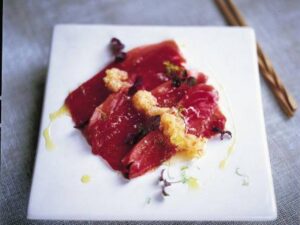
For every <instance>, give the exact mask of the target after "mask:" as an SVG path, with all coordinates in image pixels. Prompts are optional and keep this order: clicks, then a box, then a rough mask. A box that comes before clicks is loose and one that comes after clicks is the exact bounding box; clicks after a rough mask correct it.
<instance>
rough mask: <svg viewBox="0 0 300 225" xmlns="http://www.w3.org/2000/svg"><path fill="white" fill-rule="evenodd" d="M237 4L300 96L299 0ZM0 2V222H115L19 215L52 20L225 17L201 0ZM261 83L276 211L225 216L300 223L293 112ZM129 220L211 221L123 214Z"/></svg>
mask: <svg viewBox="0 0 300 225" xmlns="http://www.w3.org/2000/svg"><path fill="white" fill-rule="evenodd" d="M236 4H237V5H238V7H239V8H240V10H241V11H242V12H243V14H244V16H245V17H246V19H247V21H248V23H249V24H250V25H251V26H253V28H254V29H255V31H256V35H257V39H258V40H259V41H260V42H261V45H262V46H263V48H264V50H265V52H266V53H267V54H268V55H269V56H270V58H271V60H272V61H273V63H274V65H275V67H276V69H277V71H278V73H279V74H280V76H281V78H282V80H283V81H284V83H285V84H286V86H287V87H288V89H289V90H290V91H291V92H292V93H293V95H294V96H295V98H296V99H297V101H298V103H300V91H299V88H300V72H299V71H300V63H299V62H300V38H299V37H300V3H299V0H286V1H283V0H262V1H251V0H236ZM3 9H4V16H3V17H4V22H3V26H4V33H3V39H4V41H3V69H2V72H3V96H2V100H3V105H2V106H3V107H2V116H3V117H2V119H3V121H2V143H1V192H0V201H1V203H0V204H1V205H0V206H1V208H0V213H1V218H0V224H5V225H6V224H120V222H89V223H88V222H78V221H77V222H72V221H28V220H27V219H26V210H27V204H28V197H29V191H30V184H31V178H32V169H33V164H34V157H35V151H36V143H37V134H38V129H39V122H40V115H41V108H42V101H43V93H44V86H45V78H46V73H47V65H48V57H49V52H50V42H51V35H52V29H53V26H54V25H55V24H58V23H89V24H132V25H134V24H139V25H143V24H151V25H219V26H222V25H225V22H224V20H223V17H222V15H221V14H220V13H219V11H218V10H217V8H216V7H215V5H214V3H213V2H212V1H207V0H178V1H175V0H167V1H161V0H137V1H135V0H134V1H133V0H132V1H129V0H128V1H125V0H101V1H100V0H87V1H84V0H72V1H71V0H6V1H4V8H3ZM261 86H262V98H263V105H264V115H265V122H266V129H267V134H268V144H269V149H270V157H271V164H272V171H273V178H274V185H275V192H276V199H277V207H278V219H277V220H276V221H272V222H254V223H249V222H224V224H292V225H294V224H295V225H296V224H300V194H299V191H300V172H299V171H300V112H298V113H297V114H296V116H295V117H293V118H292V119H287V118H286V117H285V115H284V114H283V113H282V112H281V111H280V109H279V108H278V105H277V103H276V102H275V100H274V97H273V96H272V93H271V92H270V90H269V89H268V87H267V85H266V83H265V82H264V81H263V80H262V81H261ZM45 204H46V203H45ZM131 223H132V224H157V225H158V224H159V225H160V224H215V222H203V223H200V222H199V223H196V222H189V223H187V222H173V223H172V222H168V223H165V222H164V223H163V222H124V224H131ZM216 224H220V223H216ZM222 224H223V223H222Z"/></svg>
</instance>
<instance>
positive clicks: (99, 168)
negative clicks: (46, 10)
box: [28, 25, 277, 220]
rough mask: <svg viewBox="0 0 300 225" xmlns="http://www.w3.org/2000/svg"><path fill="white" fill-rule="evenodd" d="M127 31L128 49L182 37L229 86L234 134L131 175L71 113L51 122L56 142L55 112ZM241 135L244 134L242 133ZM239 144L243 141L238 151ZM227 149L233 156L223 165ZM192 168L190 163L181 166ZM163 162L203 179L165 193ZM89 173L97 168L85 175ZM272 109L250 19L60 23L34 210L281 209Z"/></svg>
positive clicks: (86, 214)
mask: <svg viewBox="0 0 300 225" xmlns="http://www.w3.org/2000/svg"><path fill="white" fill-rule="evenodd" d="M112 37H118V38H120V39H121V40H122V41H123V42H124V43H125V44H126V50H129V49H131V48H133V47H136V46H140V45H144V44H151V43H156V42H160V41H163V40H166V39H174V40H175V41H177V43H178V45H179V46H180V48H181V50H182V52H183V54H184V56H185V58H186V59H187V62H188V64H189V66H190V67H192V68H195V69H198V70H200V71H202V72H204V73H206V74H207V75H208V76H209V78H210V79H209V82H211V83H214V84H215V85H216V87H217V89H218V90H219V92H220V101H221V104H222V105H223V109H224V112H225V114H226V116H227V117H228V125H227V128H228V129H230V130H231V131H232V132H233V138H232V139H230V140H229V139H226V140H224V141H220V140H219V139H218V138H215V139H213V140H211V141H209V142H208V144H207V147H206V149H205V152H206V154H205V156H204V157H202V158H200V159H197V160H193V161H191V162H182V161H181V160H173V161H171V162H169V163H166V164H165V165H163V166H162V167H160V168H158V169H156V170H155V171H153V172H150V173H147V174H146V175H144V176H142V177H139V178H136V179H133V180H131V181H129V182H128V181H126V180H125V179H123V178H122V176H121V175H120V174H118V173H116V172H115V171H112V170H111V169H110V168H109V167H108V166H107V164H106V163H105V162H104V161H103V160H102V159H100V157H97V156H95V155H93V154H91V149H90V146H89V145H88V144H87V143H86V141H85V139H84V138H83V137H82V135H81V133H80V132H79V131H77V130H76V129H74V128H73V123H72V121H71V119H70V118H69V117H67V116H66V117H62V118H60V119H58V120H57V121H55V122H54V124H53V125H52V130H51V131H52V138H53V140H54V142H55V145H56V147H55V149H54V150H52V151H47V150H46V148H45V141H44V139H43V135H42V131H43V129H44V128H46V127H47V125H48V124H49V117H48V116H49V113H51V112H53V111H55V110H57V109H58V108H59V107H60V106H61V105H62V104H63V102H64V99H65V97H66V96H67V95H68V93H69V92H70V91H72V90H73V89H75V88H76V87H78V85H79V84H81V83H82V82H84V81H86V80H87V79H89V78H90V77H91V76H92V75H94V74H96V73H97V72H98V71H99V70H100V69H101V68H103V66H104V65H106V64H107V63H108V62H110V60H111V56H110V54H109V51H108V48H107V46H108V43H109V41H110V39H111V38H112ZM234 142H235V143H234ZM230 146H233V147H232V149H233V150H234V151H232V152H231V154H229V152H230V151H229V149H230ZM226 158H227V166H226V167H225V168H223V169H221V168H220V163H221V162H222V160H224V159H226ZM184 165H186V166H188V169H186V170H181V169H182V166H184ZM162 168H167V169H168V171H169V173H170V176H172V177H173V178H174V179H180V178H181V176H182V173H185V174H186V176H193V177H195V178H196V179H197V183H198V188H190V187H189V186H188V185H187V184H177V185H173V186H172V187H171V188H170V189H169V190H168V191H169V192H170V196H169V197H167V198H163V197H162V196H161V187H160V186H159V184H158V182H157V181H158V177H159V174H160V171H161V170H162ZM83 175H88V176H90V182H89V183H82V182H81V177H82V176H83ZM276 214H277V213H276V204H275V197H274V190H273V183H272V175H271V168H270V162H269V153H268V147H267V141H266V133H265V126H264V119H263V111H262V103H261V94H260V86H259V74H258V67H257V58H256V49H255V37H254V32H253V30H251V29H249V28H214V27H204V28H202V27H153V26H151V27H142V26H83V25H59V26H56V27H55V30H54V35H53V42H52V51H51V57H50V64H49V72H48V79H47V85H46V94H45V99H44V108H43V116H42V121H41V131H40V138H39V142H38V149H37V156H36V163H35V170H34V177H33V182H32V188H31V195H30V201H29V207H28V218H29V219H68V220H271V219H275V218H276Z"/></svg>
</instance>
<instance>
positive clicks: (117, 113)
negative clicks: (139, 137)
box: [84, 92, 145, 171]
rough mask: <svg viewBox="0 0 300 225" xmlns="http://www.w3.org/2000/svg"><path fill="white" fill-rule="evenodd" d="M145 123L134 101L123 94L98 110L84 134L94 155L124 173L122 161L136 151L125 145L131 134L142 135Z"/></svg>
mask: <svg viewBox="0 0 300 225" xmlns="http://www.w3.org/2000/svg"><path fill="white" fill-rule="evenodd" d="M144 120H145V118H144V116H143V115H142V114H141V113H139V112H137V111H136V110H135V109H134V107H133V105H132V103H131V99H130V97H128V96H127V95H126V94H125V93H123V92H119V93H115V94H112V95H110V96H109V97H108V98H107V99H106V100H105V101H104V103H102V104H101V105H100V106H99V107H97V109H96V110H95V112H94V114H93V116H92V118H91V121H90V123H89V125H88V126H87V127H86V129H85V130H84V133H85V136H86V138H87V139H88V141H89V143H90V145H91V146H92V151H93V153H94V154H97V155H100V156H101V157H102V158H104V159H105V160H106V161H107V162H108V164H109V165H110V166H111V167H112V168H113V169H114V170H119V171H123V170H124V167H123V165H122V164H121V159H122V158H123V157H124V156H125V155H126V153H127V152H128V151H129V150H130V149H131V148H132V146H131V145H128V144H126V143H125V141H126V138H127V136H128V133H136V132H138V129H139V125H141V124H143V123H144Z"/></svg>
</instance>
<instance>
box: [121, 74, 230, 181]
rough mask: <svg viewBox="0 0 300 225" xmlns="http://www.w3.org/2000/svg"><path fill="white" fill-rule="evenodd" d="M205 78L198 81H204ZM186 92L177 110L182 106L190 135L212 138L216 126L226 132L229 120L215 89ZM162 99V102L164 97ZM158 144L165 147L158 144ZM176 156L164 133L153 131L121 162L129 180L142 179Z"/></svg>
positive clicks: (196, 88)
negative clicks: (222, 109)
mask: <svg viewBox="0 0 300 225" xmlns="http://www.w3.org/2000/svg"><path fill="white" fill-rule="evenodd" d="M202 78H203V77H202ZM202 78H201V79H198V80H199V81H200V80H202V81H203V79H202ZM205 81H206V79H205V80H204V82H205ZM156 91H158V90H156ZM158 92H159V91H158ZM184 93H185V95H184V97H183V98H182V100H181V101H177V102H179V103H178V105H177V107H183V110H182V113H183V115H184V119H185V121H186V122H187V128H188V130H187V132H188V133H191V134H194V135H196V136H199V137H200V136H202V137H207V138H209V137H211V136H213V135H215V134H216V132H214V131H213V127H215V126H216V127H218V128H219V129H220V130H221V131H223V130H224V126H225V122H226V118H225V116H224V115H223V114H222V113H221V111H220V110H219V107H218V105H217V101H218V93H217V91H216V90H215V89H214V88H213V87H212V86H209V85H206V84H203V83H201V82H200V83H199V84H197V85H196V86H194V87H191V88H189V89H188V90H185V91H184ZM160 97H161V98H162V99H163V95H161V96H160ZM158 99H159V98H158ZM171 99H172V98H171ZM173 99H174V98H173ZM173 104H174V102H173ZM157 140H163V141H157ZM158 143H163V144H161V145H159V144H158ZM175 154H176V148H175V147H174V146H173V147H172V145H171V144H170V143H169V141H168V139H167V138H165V137H164V135H163V134H162V132H161V131H159V130H157V131H154V132H151V133H149V134H148V135H147V136H145V137H144V138H143V139H142V140H141V141H140V142H139V143H138V144H136V145H135V146H134V148H133V149H132V150H131V151H130V152H129V153H128V154H127V155H126V156H125V157H124V159H123V160H122V163H123V164H124V166H125V167H126V168H127V172H126V173H125V175H126V176H127V177H128V178H129V179H130V178H134V177H137V176H141V175H143V174H144V173H146V172H147V171H149V170H151V169H154V168H156V167H158V166H159V165H160V164H161V163H163V162H164V161H166V160H168V159H169V158H171V157H172V156H173V155H175Z"/></svg>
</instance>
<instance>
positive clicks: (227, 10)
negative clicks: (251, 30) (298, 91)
mask: <svg viewBox="0 0 300 225" xmlns="http://www.w3.org/2000/svg"><path fill="white" fill-rule="evenodd" d="M215 2H216V4H217V6H218V7H219V9H220V10H221V12H222V13H223V15H224V17H225V19H226V20H227V22H228V23H229V24H230V25H232V26H247V23H246V21H245V19H244V18H243V16H242V14H241V13H240V12H239V10H238V8H237V7H236V6H235V5H234V3H233V2H232V0H215ZM256 45H257V55H258V63H259V69H260V71H261V74H262V75H263V77H264V78H265V80H266V81H267V82H268V84H269V86H270V88H271V90H272V92H273V94H274V95H275V97H276V99H277V101H278V103H279V105H280V107H281V109H282V110H283V111H284V112H285V114H286V115H287V116H288V117H292V116H293V115H294V113H295V112H296V109H297V103H296V101H295V99H294V98H293V97H292V96H291V95H290V94H289V93H288V91H287V89H286V88H285V87H284V85H283V83H282V81H281V80H280V78H279V76H278V74H277V73H276V71H275V69H274V67H273V65H272V63H271V60H270V59H269V58H268V56H267V55H266V54H265V53H264V52H263V50H262V48H261V46H260V45H259V44H258V43H257V44H256Z"/></svg>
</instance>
